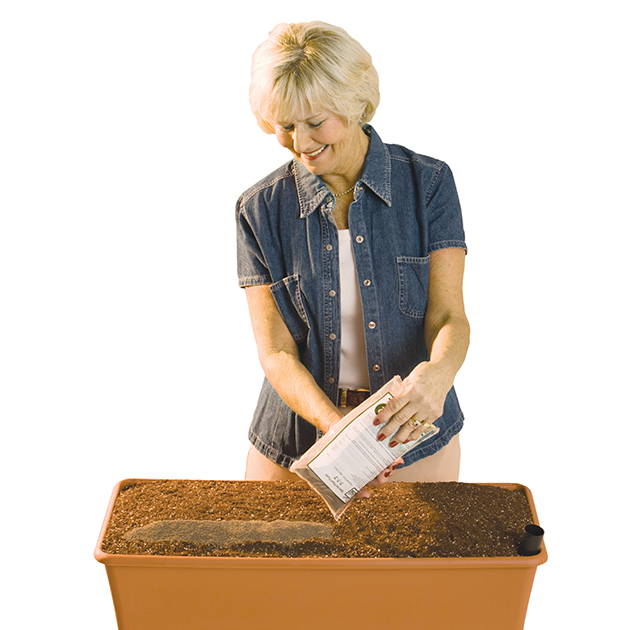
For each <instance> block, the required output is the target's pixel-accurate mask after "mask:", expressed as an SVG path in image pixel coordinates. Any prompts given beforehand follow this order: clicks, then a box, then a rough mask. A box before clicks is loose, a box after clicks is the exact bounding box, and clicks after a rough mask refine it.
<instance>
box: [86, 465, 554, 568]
mask: <svg viewBox="0 0 630 630" xmlns="http://www.w3.org/2000/svg"><path fill="white" fill-rule="evenodd" d="M151 481H196V480H192V479H190V480H189V479H147V478H135V477H133V478H128V479H121V480H120V481H118V482H117V483H116V484H115V485H114V488H113V490H112V494H111V497H110V500H109V504H108V506H107V512H106V513H105V518H104V519H103V524H102V526H101V531H100V534H99V537H98V541H97V543H96V547H95V549H94V557H95V558H96V560H98V562H102V563H103V564H105V565H106V567H107V566H136V567H141V566H152V567H154V566H170V567H182V568H183V567H194V568H215V569H227V568H230V569H238V568H242V569H248V570H249V569H271V568H275V569H304V565H307V568H308V569H309V570H310V569H314V570H316V569H326V570H329V569H332V568H334V569H351V570H356V569H357V568H358V567H357V563H359V564H360V565H361V568H362V569H370V568H372V569H379V570H381V569H395V570H397V571H398V570H400V569H412V570H417V569H420V568H426V569H430V568H440V569H465V568H469V569H479V568H485V569H490V568H506V569H507V568H511V569H522V568H525V567H536V566H538V565H540V564H543V563H545V562H546V561H547V548H546V547H545V541H544V538H543V541H542V546H541V549H540V551H539V552H538V553H537V554H534V555H532V556H465V557H459V556H448V557H444V558H308V557H307V558H299V557H298V558H264V557H253V556H239V557H232V556H228V557H223V556H219V557H217V556H156V555H150V554H112V553H107V552H106V551H103V549H102V545H103V538H104V537H105V531H106V530H107V526H108V524H109V520H110V518H111V515H112V511H113V509H114V503H115V501H116V497H117V496H118V494H119V493H120V488H121V486H122V485H124V484H126V483H131V482H140V483H142V482H151ZM238 481H242V480H240V479H239V480H238ZM396 483H408V482H396ZM463 483H475V485H480V486H497V487H499V488H505V489H507V490H515V489H517V488H521V489H522V490H523V491H524V492H525V496H526V497H527V502H528V504H529V507H530V510H531V513H532V517H533V523H534V524H535V525H540V523H539V521H538V515H537V514H536V508H535V506H534V500H533V497H532V493H531V490H530V489H529V488H528V487H527V486H524V485H523V484H520V483H491V482H479V483H477V482H463Z"/></svg>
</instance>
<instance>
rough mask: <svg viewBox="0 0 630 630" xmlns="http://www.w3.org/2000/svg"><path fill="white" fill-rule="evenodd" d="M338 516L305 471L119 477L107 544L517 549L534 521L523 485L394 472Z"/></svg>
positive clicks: (383, 551) (323, 551) (358, 554)
mask: <svg viewBox="0 0 630 630" xmlns="http://www.w3.org/2000/svg"><path fill="white" fill-rule="evenodd" d="M371 492H372V496H371V497H369V498H361V499H357V500H355V501H353V502H352V504H351V505H350V506H349V507H348V509H347V510H346V511H345V512H344V515H343V517H342V518H341V519H340V520H335V518H334V517H333V516H332V515H331V513H330V511H329V509H328V508H327V506H326V505H325V504H324V503H323V502H322V500H321V497H320V496H318V495H317V494H316V493H315V492H314V491H313V489H312V488H311V487H310V486H309V485H308V484H307V483H306V482H305V481H301V480H300V481H222V480H216V481H209V480H199V481H196V480H149V481H138V482H131V483H128V485H126V486H123V487H121V490H120V493H119V494H118V496H117V497H116V500H115V503H114V508H113V511H112V514H111V518H110V520H109V524H108V527H107V530H106V532H105V536H104V539H103V545H102V549H103V551H105V552H106V553H111V554H147V555H179V556H241V557H243V556H254V557H342V558H366V557H372V558H380V557H389V558H391V557H394V558H405V557H407V558H420V557H482V556H517V555H519V554H518V551H517V549H518V545H519V543H520V541H521V539H522V536H523V528H524V527H525V525H527V524H528V523H533V522H534V520H533V517H532V514H531V511H530V509H529V504H528V502H527V497H526V495H525V493H524V492H523V491H522V490H521V489H520V488H517V489H515V490H507V489H505V488H499V487H496V486H491V485H487V486H486V485H480V484H473V483H461V482H455V481H449V482H424V483H421V482H416V483H411V482H390V483H386V484H384V485H381V486H375V487H374V488H372V489H371Z"/></svg>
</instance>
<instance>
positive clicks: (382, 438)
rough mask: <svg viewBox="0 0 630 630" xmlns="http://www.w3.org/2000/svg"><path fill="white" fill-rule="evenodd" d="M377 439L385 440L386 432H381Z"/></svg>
mask: <svg viewBox="0 0 630 630" xmlns="http://www.w3.org/2000/svg"><path fill="white" fill-rule="evenodd" d="M376 439H377V440H379V441H380V440H384V439H385V434H384V433H379V434H378V437H377V438H376Z"/></svg>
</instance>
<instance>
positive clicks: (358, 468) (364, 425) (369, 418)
mask: <svg viewBox="0 0 630 630" xmlns="http://www.w3.org/2000/svg"><path fill="white" fill-rule="evenodd" d="M401 387H402V379H401V378H400V376H399V375H398V374H396V376H394V377H393V378H392V379H391V380H390V381H389V382H387V383H385V385H383V387H381V388H380V389H379V390H378V391H377V392H375V393H374V394H372V395H371V396H370V397H369V398H368V399H366V400H364V401H363V402H362V403H361V404H360V405H358V406H357V407H355V408H354V409H352V410H351V411H349V412H348V413H347V414H346V415H345V416H343V417H342V418H340V419H339V420H338V421H337V422H335V423H334V424H333V425H332V426H331V427H330V429H328V432H327V433H326V434H325V435H323V436H322V437H321V438H320V439H319V440H317V442H315V444H313V446H311V448H309V449H308V450H307V451H306V452H305V453H304V454H303V455H302V457H300V459H298V460H297V461H296V462H294V463H293V464H291V466H290V467H289V470H290V471H291V472H293V473H296V474H297V475H299V476H300V477H302V479H304V480H305V481H306V482H308V484H309V485H310V486H311V488H313V490H315V492H317V494H319V495H320V496H321V497H322V499H324V502H325V503H326V505H327V506H328V508H329V509H330V511H331V512H332V515H333V516H334V517H335V519H336V520H339V518H340V517H341V515H342V514H343V513H344V512H345V510H346V509H347V508H348V507H349V506H350V503H351V502H352V500H353V498H354V497H355V495H356V494H357V493H358V492H359V491H360V490H361V488H363V487H364V486H365V485H366V484H368V483H369V482H370V481H372V480H373V479H374V478H375V477H376V476H377V475H378V474H379V473H381V472H383V470H385V468H387V467H388V466H389V465H390V464H391V463H392V462H393V461H394V460H395V459H398V458H399V457H402V456H403V455H404V454H405V453H407V452H408V451H410V450H411V449H412V448H414V447H416V446H418V444H420V443H421V442H424V441H425V440H428V439H429V438H430V437H431V436H432V435H435V434H436V433H438V432H439V430H440V429H439V427H436V426H435V425H433V424H429V423H426V422H423V423H422V425H421V426H422V428H423V431H422V434H421V435H420V437H419V438H417V439H415V440H413V441H411V442H408V443H407V444H397V445H396V446H394V447H391V446H388V443H389V441H390V440H391V436H390V437H389V439H387V440H383V441H381V442H379V441H378V440H377V439H376V436H377V435H378V434H379V433H380V431H381V429H382V428H383V425H382V424H381V425H378V426H374V424H373V423H374V418H375V417H376V414H377V413H378V412H379V411H380V410H381V409H382V408H383V407H384V406H385V405H386V404H387V402H388V401H389V400H390V399H392V398H394V397H396V396H398V394H399V393H400V390H401Z"/></svg>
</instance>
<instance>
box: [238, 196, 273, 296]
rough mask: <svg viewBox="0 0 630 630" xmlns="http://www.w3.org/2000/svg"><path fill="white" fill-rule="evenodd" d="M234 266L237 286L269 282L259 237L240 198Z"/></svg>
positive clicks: (269, 275) (269, 277) (269, 276)
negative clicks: (236, 274)
mask: <svg viewBox="0 0 630 630" xmlns="http://www.w3.org/2000/svg"><path fill="white" fill-rule="evenodd" d="M235 216H236V267H237V273H238V286H239V287H246V286H251V285H253V284H271V274H270V273H269V268H268V266H267V264H266V262H265V256H264V254H263V252H262V249H261V247H260V242H259V239H258V238H257V236H256V233H255V232H254V229H253V228H252V225H251V223H250V222H249V221H248V219H247V215H246V212H245V208H243V207H242V206H241V198H240V197H239V200H238V201H237V203H236V213H235Z"/></svg>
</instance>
